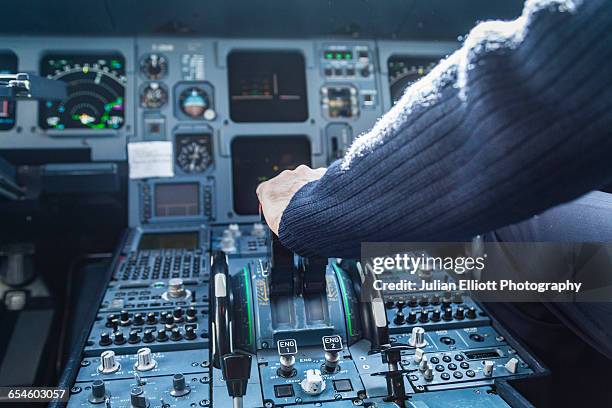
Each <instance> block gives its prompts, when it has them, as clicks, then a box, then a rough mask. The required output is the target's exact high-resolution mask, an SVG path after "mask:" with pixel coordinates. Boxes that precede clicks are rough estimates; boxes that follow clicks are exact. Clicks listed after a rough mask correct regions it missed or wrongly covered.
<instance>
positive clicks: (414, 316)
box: [406, 311, 417, 324]
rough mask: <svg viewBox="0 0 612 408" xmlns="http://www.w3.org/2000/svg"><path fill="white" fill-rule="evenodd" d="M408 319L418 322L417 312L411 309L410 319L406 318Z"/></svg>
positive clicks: (411, 322) (411, 321)
mask: <svg viewBox="0 0 612 408" xmlns="http://www.w3.org/2000/svg"><path fill="white" fill-rule="evenodd" d="M406 321H407V322H408V323H410V324H413V323H416V321H417V314H416V312H415V311H411V312H410V313H408V319H406Z"/></svg>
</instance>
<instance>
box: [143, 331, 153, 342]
mask: <svg viewBox="0 0 612 408" xmlns="http://www.w3.org/2000/svg"><path fill="white" fill-rule="evenodd" d="M142 341H143V342H145V343H152V342H153V341H155V337H154V336H153V330H152V329H146V330H145V331H144V335H143V336H142Z"/></svg>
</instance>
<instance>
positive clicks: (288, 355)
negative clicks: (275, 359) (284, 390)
mask: <svg viewBox="0 0 612 408" xmlns="http://www.w3.org/2000/svg"><path fill="white" fill-rule="evenodd" d="M277 349H278V355H279V358H280V367H279V369H278V375H280V376H281V377H285V378H288V377H293V376H294V375H295V374H296V372H295V369H294V368H293V366H294V365H295V355H296V354H297V351H298V350H297V342H296V341H295V339H285V340H279V341H278V343H277Z"/></svg>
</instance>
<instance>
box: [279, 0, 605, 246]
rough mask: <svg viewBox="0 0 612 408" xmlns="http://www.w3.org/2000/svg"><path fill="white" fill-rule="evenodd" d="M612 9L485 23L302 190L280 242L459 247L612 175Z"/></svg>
mask: <svg viewBox="0 0 612 408" xmlns="http://www.w3.org/2000/svg"><path fill="white" fill-rule="evenodd" d="M611 131H612V2H611V1H610V0H582V1H579V0H574V1H571V0H565V1H563V0H554V1H551V0H535V1H528V2H527V3H526V5H525V8H524V11H523V14H522V16H521V17H520V18H518V19H517V20H514V21H510V22H486V23H482V24H480V25H478V26H476V27H475V28H474V29H473V30H472V31H471V33H470V35H469V36H468V37H467V39H466V40H465V43H464V45H463V47H462V48H461V49H460V50H458V51H457V52H455V53H454V54H452V55H451V56H449V57H448V58H447V59H445V60H443V61H442V62H441V63H440V64H439V65H438V66H437V67H436V68H435V69H434V70H433V71H432V72H431V73H430V74H429V75H428V76H426V77H425V78H424V79H423V80H421V81H419V82H417V83H415V84H414V85H413V86H411V87H410V88H409V89H408V90H407V91H406V93H405V94H404V96H403V98H402V99H401V100H400V101H399V102H398V103H397V105H396V106H395V107H394V108H393V109H392V110H391V111H389V112H388V113H387V114H386V115H385V116H383V117H382V118H381V120H380V121H379V122H378V123H377V124H376V125H375V126H374V128H373V129H372V130H371V131H369V132H368V133H366V134H364V135H362V136H360V137H359V138H358V139H357V140H356V141H355V142H354V144H353V146H352V147H351V149H350V150H349V152H348V153H347V155H346V157H344V158H343V159H341V160H339V161H336V162H335V163H333V164H332V165H331V166H330V167H329V169H328V171H327V173H326V174H325V175H324V176H323V178H321V179H320V180H318V181H314V182H311V183H309V184H307V185H305V186H304V187H303V188H302V189H300V190H299V191H298V192H297V193H296V194H295V196H294V197H293V199H292V200H291V202H290V204H289V206H288V207H287V209H286V210H285V212H284V214H283V216H282V219H281V224H280V231H279V236H280V239H281V242H282V243H283V244H284V245H286V246H287V247H289V248H291V249H293V250H295V251H296V252H298V253H300V254H302V255H313V254H319V255H326V256H334V257H336V256H338V257H350V256H352V257H355V256H359V252H360V244H361V242H372V241H412V242H415V241H440V240H447V241H455V240H466V239H469V238H470V237H472V236H474V235H475V234H479V233H483V232H487V231H490V230H493V229H495V228H498V227H501V226H504V225H507V224H510V223H514V222H517V221H520V220H523V219H526V218H528V217H529V216H532V215H534V214H537V213H539V212H541V211H543V210H544V209H546V208H549V207H551V206H554V205H556V204H559V203H562V202H565V201H568V200H571V199H574V198H576V197H578V196H580V195H582V194H584V193H586V192H588V191H590V190H593V189H597V188H598V187H600V186H602V185H604V184H606V183H608V182H609V181H610V180H612V154H611V153H612V132H611Z"/></svg>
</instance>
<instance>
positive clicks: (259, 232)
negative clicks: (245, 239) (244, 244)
mask: <svg viewBox="0 0 612 408" xmlns="http://www.w3.org/2000/svg"><path fill="white" fill-rule="evenodd" d="M251 236H254V237H257V238H265V236H266V230H265V229H264V225H263V224H262V223H261V222H256V223H254V224H253V228H252V229H251Z"/></svg>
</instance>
